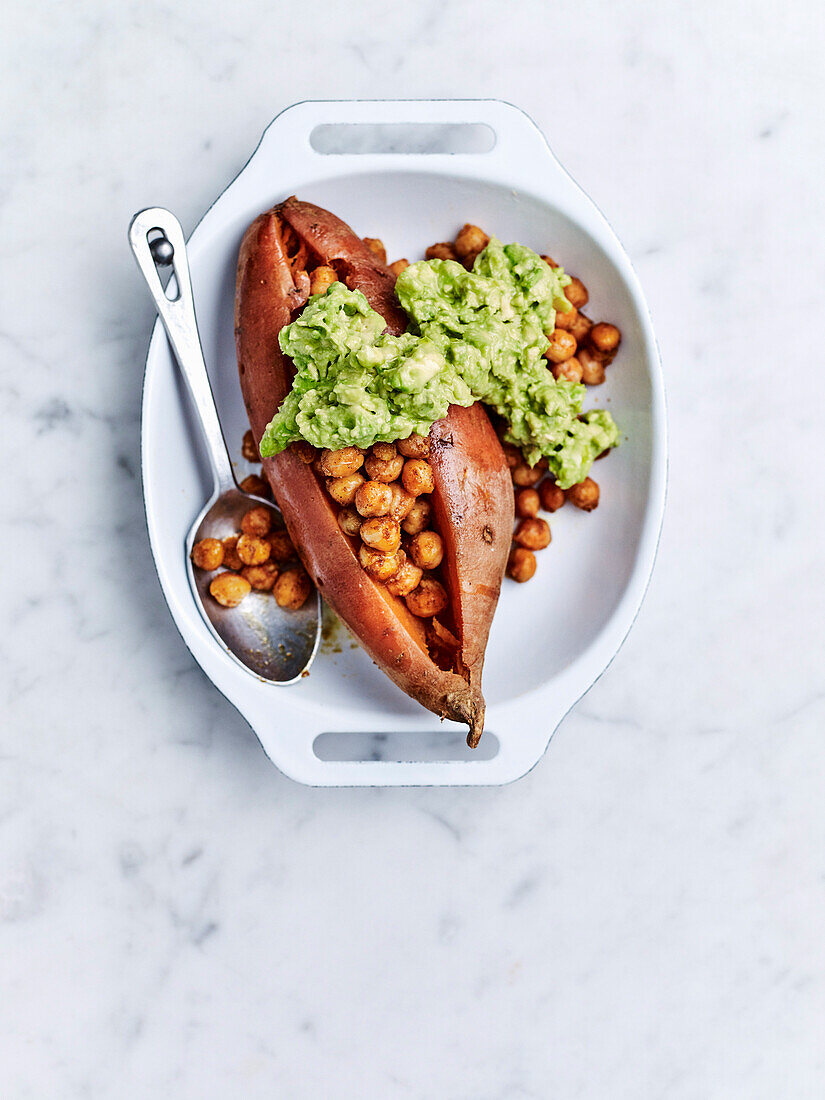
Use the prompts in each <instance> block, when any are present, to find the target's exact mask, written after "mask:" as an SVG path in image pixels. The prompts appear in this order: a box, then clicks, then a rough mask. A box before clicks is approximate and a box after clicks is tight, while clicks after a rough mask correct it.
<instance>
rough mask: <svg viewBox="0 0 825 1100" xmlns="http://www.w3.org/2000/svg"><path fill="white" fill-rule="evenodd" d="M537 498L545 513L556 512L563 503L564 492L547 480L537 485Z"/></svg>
mask: <svg viewBox="0 0 825 1100" xmlns="http://www.w3.org/2000/svg"><path fill="white" fill-rule="evenodd" d="M539 498H540V499H541V506H542V508H543V509H544V510H545V512H557V511H558V510H559V508H561V506H562V504H564V501H565V496H564V490H563V489H560V488H559V487H558V485H556V483H555V481H551V480H550V478H547V479H546V480H544V481H543V482H542V483H541V485H539Z"/></svg>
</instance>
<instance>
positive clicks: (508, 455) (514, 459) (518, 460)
mask: <svg viewBox="0 0 825 1100" xmlns="http://www.w3.org/2000/svg"><path fill="white" fill-rule="evenodd" d="M501 449H502V450H503V451H504V460H505V462H506V463H507V465H508V467H509V468H510V469H511V470H515V468H516V466H523V465H524V456H523V455H522V453H521V451H520V450H519V449H518V447H516V446H515V444H513V443H502V444H501Z"/></svg>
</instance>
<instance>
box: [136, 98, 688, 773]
mask: <svg viewBox="0 0 825 1100" xmlns="http://www.w3.org/2000/svg"><path fill="white" fill-rule="evenodd" d="M367 127H371V128H370V129H367ZM471 127H472V128H471ZM479 135H480V136H481V145H482V147H484V146H485V143H486V146H490V145H492V148H488V149H487V151H486V152H469V151H459V152H452V153H443V152H430V151H429V150H430V149H431V148H439V145H438V142H439V141H440V140H441V141H444V142H446V143H447V147H449V148H457V149H459V150H466V149H468V148H471V147H473V148H474V147H476V146H477V145H478V139H479ZM376 142H377V143H378V144H379V145H380V144H381V143H382V142H383V143H384V147H385V148H389V149H391V150H392V151H389V152H374V151H373V152H354V151H352V150H354V149H368V148H372V149H374V148H375V145H376ZM314 145H315V146H316V147H317V148H318V149H325V150H327V151H326V152H319V151H317V149H316V148H314V147H313V146H314ZM442 147H443V146H442ZM341 148H344V149H348V150H349V151H347V152H338V151H330V150H338V149H341ZM410 150H413V151H410ZM425 150H426V151H425ZM628 186H629V187H631V186H635V184H634V182H633V181H632V180H628ZM290 194H297V195H299V196H300V197H301V198H305V199H308V200H310V201H312V202H316V203H319V204H320V205H322V206H325V207H328V208H329V209H331V210H332V211H334V212H335V213H336V214H338V215H339V216H340V217H342V218H344V219H345V220H346V221H348V222H349V223H350V224H351V225H352V226H353V227H354V228H355V229H356V231H357V232H359V233H361V234H362V235H364V236H374V237H380V238H382V239H383V241H384V242H385V244H386V246H387V250H388V254H389V256H390V259H393V258H396V257H401V256H406V257H407V258H409V259H410V260H414V259H417V258H419V257H420V256H421V255H422V254H423V250H424V248H425V247H426V246H427V245H428V244H430V243H432V242H433V241H438V240H448V239H451V238H452V236H453V235H454V234H455V232H456V230H457V228H458V227H459V226H460V225H461V224H462V223H463V222H465V221H469V222H473V223H476V224H479V225H481V226H483V227H484V228H485V229H486V230H487V231H488V232H492V233H495V234H496V235H497V236H499V237H501V238H502V239H504V240H505V241H511V240H517V241H521V242H523V243H524V244H528V245H530V246H531V247H533V248H535V249H537V250H538V251H541V252H549V253H551V254H552V255H553V256H554V257H556V258H557V259H558V261H559V262H561V263H563V264H564V266H565V267H566V268H567V270H569V271H571V272H573V273H575V274H577V275H579V276H580V277H581V278H582V280H583V281H584V282H585V283H586V285H587V286H588V288H589V290H590V295H591V302H590V307H589V308H588V313H589V314H590V315H591V316H593V317H594V318H596V319H600V318H603V319H609V320H611V321H615V322H616V323H617V324H618V325H619V326H620V327H621V330H622V334H623V340H622V347H621V352H620V355H619V357H618V359H617V361H616V363H615V365H614V366H612V367H611V368H610V370H609V372H608V381H607V383H606V384H605V385H603V386H600V387H598V388H597V389H594V390H592V391H591V396H592V400H591V401H590V402H589V403H590V404H598V405H604V406H606V407H607V408H608V409H610V410H611V412H612V413H613V415H614V416H615V418H616V420H617V422H618V424H619V425H620V427H621V429H622V433H623V436H624V437H625V438H624V441H623V443H622V445H621V446H620V447H619V448H618V450H617V451H615V452H613V453H612V454H611V455H610V457H609V458H607V459H606V460H605V461H603V462H600V463H599V464H598V465H597V467H596V473H595V476H596V477H597V479H598V481H599V483H600V485H601V489H602V496H601V503H600V506H599V508H598V510H597V511H596V512H594V513H592V514H590V515H586V514H584V513H582V512H578V511H577V510H576V509H574V508H571V507H567V508H563V509H562V510H561V511H560V512H558V513H556V514H555V515H554V516H553V517H552V521H551V526H552V529H553V544H552V546H551V548H550V549H548V550H547V551H546V552H544V553H543V554H541V555H540V556H539V569H538V572H537V574H536V577H535V578H534V579H533V580H532V581H531V582H530V583H529V584H525V585H516V584H513V583H512V582H509V581H507V582H505V584H504V587H503V590H502V594H501V601H500V603H499V606H498V610H497V612H496V617H495V621H494V623H493V629H492V632H491V635H490V643H489V646H488V650H487V661H486V666H485V674H484V690H485V696H486V698H487V703H488V711H487V726H486V729H487V732H486V733H485V735H484V739H483V740H482V745H481V749H480V750H478V751H477V752H476V754H472V753H471V752H470V750H467V749H464V747H463V736H464V730H463V728H461V727H458V726H456V725H453V724H452V723H443V724H441V723H439V721H438V719H437V718H435V717H434V716H433V715H431V714H430V713H429V712H427V711H425V710H423V709H422V708H421V707H419V706H418V705H417V704H416V703H414V702H412V700H410V699H408V698H407V697H406V696H405V695H404V694H402V693H401V692H400V691H399V690H398V689H397V688H396V687H395V686H394V685H393V684H392V683H391V682H390V681H389V680H388V679H387V678H386V677H385V676H384V675H383V674H382V673H381V672H379V671H378V670H377V669H376V668H375V667H374V665H373V664H372V663H371V662H370V660H369V659H368V658H367V656H366V655H365V654H364V652H363V651H362V650H361V649H360V647H357V646H355V645H354V644H352V643H350V641H349V638H348V635H347V634H346V632H345V631H343V629H340V630H339V631H338V632H334V633H333V637H332V639H331V640H330V641H329V642H328V644H327V645H325V646H324V647H322V650H321V653H320V655H319V656H318V658H317V660H316V662H315V664H314V665H313V668H312V672H311V674H310V675H309V676H308V677H307V678H306V679H305V680H304V681H303V682H301V683H300V684H298V685H296V686H293V687H279V686H275V685H272V684H268V683H263V682H257V681H256V680H255V679H254V678H253V677H251V676H250V675H249V674H248V673H247V672H246V671H244V670H243V669H241V668H240V667H239V666H238V664H237V663H236V662H235V661H233V660H232V659H231V658H230V657H229V655H228V654H227V653H226V652H225V651H223V650H222V649H221V648H220V646H219V645H218V644H217V643H216V641H215V638H214V636H213V635H212V634H211V633H210V632H209V630H208V629H207V627H206V625H205V623H204V621H203V618H202V617H201V615H200V613H199V611H198V609H197V607H196V606H195V603H194V600H193V596H192V592H191V589H190V587H189V583H188V580H187V571H186V563H185V558H184V540H185V537H186V532H187V530H188V528H189V525H190V523H191V522H192V519H193V517H194V515H195V514H196V513H197V511H198V509H199V508H200V507H201V505H202V503H203V501H204V499H205V498H206V495H207V492H208V489H209V484H210V483H209V475H208V470H207V467H206V464H205V458H204V456H203V455H202V453H201V449H200V448H201V442H200V437H199V433H198V430H197V428H196V427H195V426H194V425H193V423H192V420H191V416H190V411H189V408H188V404H187V402H188V398H187V397H186V395H185V394H184V392H183V390H182V388H181V384H180V382H179V380H178V371H177V369H176V367H175V365H174V363H173V360H172V356H171V353H170V350H169V347H168V344H167V341H166V337H165V335H164V333H163V330H162V328H161V326H160V322H158V323H157V324H156V325H155V329H154V332H153V335H152V340H151V343H150V346H149V353H148V357H147V362H146V380H145V388H144V394H143V421H142V468H143V490H144V496H145V502H146V516H147V522H148V528H149V536H150V540H151V545H152V552H153V554H154V557H155V562H156V565H157V570H158V575H159V577H160V581H161V585H162V586H163V591H164V594H165V596H166V599H167V601H168V603H169V608H170V610H171V612H172V615H173V617H174V620H175V622H176V624H177V626H178V629H179V630H180V632H181V634H182V635H183V638H184V641H185V642H186V645H187V646H188V647H189V649H190V651H191V652H192V654H193V656H194V657H195V659H196V660H197V661H198V663H199V664H200V665H201V667H202V668H203V669H204V671H205V672H206V674H207V675H208V676H209V678H210V679H211V680H212V682H213V683H214V684H215V686H216V687H217V688H218V689H219V690H220V691H221V692H223V694H224V695H225V696H226V697H227V698H228V699H230V700H231V701H232V703H233V704H234V705H235V706H236V707H237V708H238V710H239V711H240V712H241V714H243V716H244V717H245V718H246V720H247V721H248V722H249V723H250V725H251V726H252V728H253V729H254V730H255V732H256V734H257V735H258V737H259V738H260V741H261V744H262V745H263V747H264V749H265V750H266V753H267V754H268V756H269V757H270V758H271V759H272V760H273V761H274V763H275V764H277V766H278V767H279V768H280V769H281V770H282V771H283V772H285V773H286V774H287V775H289V776H291V777H292V778H293V779H296V780H298V781H300V782H302V783H307V784H313V785H324V786H339V785H340V786H344V785H361V784H363V785H402V784H445V785H446V784H492V783H506V782H509V781H511V780H514V779H517V778H518V777H519V776H522V775H524V774H525V772H527V771H529V769H530V768H532V767H533V765H534V764H535V763H536V762H537V761H538V760H539V758H540V757H541V756H542V754H543V753H544V751H545V749H546V748H547V745H548V743H549V741H550V737H551V736H552V734H553V731H554V730H555V729H556V727H557V726H558V724H559V722H560V721H561V719H562V718H563V717H564V715H565V714H566V712H567V711H568V710H569V708H570V707H571V706H572V705H573V704H574V703H575V702H576V700H577V699H579V698H580V696H581V695H582V694H583V693H584V692H585V691H586V690H587V689H588V688H589V687H590V685H591V684H592V683H593V681H594V680H595V679H596V678H597V677H598V676H599V675H600V674H601V673H602V672H603V671H604V669H605V668H606V666H607V665H608V663H609V662H610V660H611V659H612V657H613V656H614V654H615V653H616V651H617V650H618V648H619V646H620V645H621V643H622V641H623V639H624V637H625V635H626V634H627V632H628V630H629V629H630V626H631V624H632V622H633V619H634V617H635V615H636V613H637V611H638V609H639V605H640V603H641V601H642V598H643V596H644V592H645V588H646V586H647V583H648V580H649V577H650V573H651V570H652V567H653V562H654V557H655V554H656V545H657V541H658V537H659V529H660V526H661V521H662V513H663V508H664V499H665V480H666V425H665V405H664V393H663V386H662V377H661V369H660V363H659V356H658V352H657V348H656V341H655V338H654V335H653V329H652V327H651V323H650V318H649V316H648V311H647V307H646V305H645V302H644V298H643V296H642V291H641V288H640V286H639V283H638V280H637V278H636V275H635V274H634V272H633V269H632V268H631V265H630V262H629V260H628V258H627V256H626V255H625V253H624V251H623V249H622V247H621V245H620V244H619V242H618V240H617V239H616V236H615V235H614V233H613V232H612V230H611V229H610V227H609V225H608V224H607V222H606V221H605V219H604V218H603V216H602V215H601V213H600V212H599V211H598V210H597V209H596V207H595V206H594V204H593V203H592V202H591V201H590V199H588V197H587V196H586V195H585V194H584V193H583V191H581V189H580V188H579V187H578V186H577V185H576V184H575V183H574V182H573V180H572V179H571V178H570V177H569V176H568V175H567V173H566V172H565V171H564V169H563V168H562V167H561V165H560V164H559V163H558V161H557V160H556V159H555V157H554V156H553V154H552V153H551V151H550V149H549V147H548V145H547V143H546V141H545V139H544V137H543V136H542V134H541V133H540V131H539V130H538V129H537V128H536V126H535V125H534V123H533V122H532V121H531V120H530V119H529V118H528V117H527V116H526V115H525V114H524V113H523V112H521V111H520V110H518V109H517V108H515V107H513V106H511V105H509V104H506V103H502V102H499V101H497V100H456V101H445V100H437V101H436V100H426V101H374V102H371V101H358V102H313V103H300V104H297V105H296V106H294V107H291V108H290V109H289V110H287V111H285V112H284V113H283V114H281V115H279V116H278V117H277V118H276V119H275V121H274V122H272V124H271V125H270V126H269V127H268V129H267V130H266V132H265V133H264V135H263V138H262V139H261V142H260V144H259V146H258V148H257V149H256V150H255V153H254V154H253V156H252V158H251V159H250V161H249V163H248V164H247V165H246V167H245V168H244V169H243V171H242V172H241V173H240V175H239V176H238V177H237V178H236V179H235V180H234V181H233V182H232V184H231V185H230V186H229V187H228V188H227V189H226V190H225V191H224V192H223V194H222V195H221V196H220V197H219V198H218V199H217V201H216V202H215V203H214V205H213V206H212V207H210V209H209V210H208V211H207V213H206V215H205V216H204V217H203V219H202V221H201V222H200V224H199V225H198V227H197V228H196V229H195V231H194V232H193V234H192V236H191V239H190V241H189V258H190V263H191V269H192V282H193V286H194V292H195V302H196V306H197V313H198V321H199V325H200V332H201V338H202V341H203V346H204V353H205V357H206V362H207V363H208V364H209V369H210V374H211V379H212V385H213V388H214V391H215V396H216V400H217V404H218V409H219V411H220V415H221V419H222V421H223V425H224V431H225V434H226V437H227V439H228V440H229V442H230V448H231V449H232V448H234V451H235V453H236V457H237V460H238V469H239V473H240V474H242V473H243V472H245V470H246V467H245V465H244V464H243V463H242V460H241V458H240V441H241V437H242V435H243V432H244V430H245V428H246V427H247V424H246V420H245V413H244V409H243V404H242V401H241V395H240V390H239V386H238V379H237V368H236V362H235V349H234V334H233V293H234V282H235V264H236V259H237V252H238V245H239V243H240V240H241V236H242V235H243V232H244V230H245V228H246V226H247V225H248V224H249V222H250V221H251V220H252V219H253V218H254V217H255V216H256V215H257V214H259V213H260V212H261V211H262V210H265V209H267V208H268V207H270V206H272V205H273V203H275V202H278V201H279V200H281V199H283V198H285V197H286V196H288V195H290ZM329 734H337V735H338V736H335V737H325V736H324V735H329ZM342 735H347V736H342Z"/></svg>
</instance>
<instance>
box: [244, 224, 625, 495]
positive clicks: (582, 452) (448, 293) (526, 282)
mask: <svg viewBox="0 0 825 1100" xmlns="http://www.w3.org/2000/svg"><path fill="white" fill-rule="evenodd" d="M569 281H570V280H569V277H568V276H567V275H565V274H564V272H563V271H562V269H561V268H551V267H549V266H548V264H546V263H545V262H544V260H542V259H541V257H540V256H538V255H536V253H535V252H532V251H531V250H530V249H529V248H525V247H524V246H523V245H519V244H509V245H502V244H501V243H500V242H499V241H497V240H495V239H493V240H491V241H490V243H489V245H488V246H487V248H485V249H484V251H483V252H481V253H480V255H479V256H478V257H477V259H476V262H475V265H474V267H473V270H472V271H467V270H466V269H465V268H464V267H463V266H462V265H461V264H459V263H456V262H455V261H453V260H426V261H422V262H421V263H416V264H412V265H411V266H410V267H408V268H407V269H406V270H404V271H402V273H401V274H400V275H399V277H398V281H397V283H396V293H397V295H398V300H399V302H400V303H401V305H402V307H403V308H404V310H405V312H406V313H407V314H408V316H409V318H410V331H409V332H407V333H405V334H404V335H403V336H390V335H388V334H386V333H384V332H383V331H382V330H383V329H384V327H385V325H384V320H383V318H382V317H381V316H380V315H379V314H378V313H376V312H375V311H374V310H373V309H371V308H370V306H369V304H368V302H367V300H366V298H365V297H364V295H363V294H361V292H360V291H351V290H348V289H347V288H346V287H345V286H344V285H343V284H342V283H333V285H332V286H331V287H330V288H329V290H328V291H327V292H326V294H323V295H318V296H316V297H313V298H311V299H310V301H309V303H308V304H307V306H306V308H305V309H304V311H303V312H302V313H301V315H300V316H299V317H298V318H297V320H296V321H294V322H293V323H292V324H290V325H287V326H286V327H285V328H284V329H283V330H282V332H281V335H280V345H281V350H282V351H283V352H284V354H286V355H288V356H289V357H290V358H291V359H292V361H293V363H294V364H295V368H296V374H295V379H294V381H293V385H292V390H291V391H290V393H289V394H288V395H287V397H286V399H285V400H284V402H283V404H282V405H281V407H280V409H279V410H278V412H277V414H276V415H275V417H274V419H273V420H272V422H271V423H270V424H269V426H268V427H267V429H266V432H265V434H264V437H263V439H262V440H261V444H260V450H261V454H262V455H264V456H268V455H273V454H277V453H278V452H279V451H282V450H283V449H284V448H285V447H287V446H288V445H289V444H290V443H292V442H294V441H296V440H299V439H305V440H307V441H308V442H309V443H312V444H313V445H314V446H316V447H329V448H332V449H338V448H341V447H346V446H353V445H354V446H358V447H368V446H370V445H371V444H373V443H376V442H378V441H385V442H392V441H394V440H397V439H403V438H406V436H408V435H409V434H410V433H411V432H419V433H421V434H424V433H426V432H427V431H428V430H429V428H430V425H431V424H432V423H433V422H434V421H435V420H439V419H441V418H442V417H443V416H445V415H446V413H447V410H448V408H449V406H450V405H451V404H455V405H465V406H466V405H471V404H472V403H473V402H474V401H483V402H484V403H485V404H487V405H490V406H491V407H492V408H493V409H494V410H495V411H496V412H497V413H498V414H499V415H500V416H501V417H502V418H503V419H504V420H505V421H506V423H507V431H506V435H505V439H507V441H508V442H511V443H514V444H515V445H516V446H518V447H520V448H521V450H522V452H523V453H524V456H525V458H526V460H527V461H528V462H529V463H530V464H535V463H536V462H537V461H538V460H539V458H541V457H542V455H544V456H546V458H547V460H548V465H549V469H550V472H551V473H552V474H553V475H554V476H555V478H556V480H557V482H558V484H559V485H560V486H561V487H562V488H568V487H569V486H571V485H574V484H576V483H577V482H579V481H581V480H583V478H585V477H586V476H587V472H588V470H589V468H590V465H591V463H592V461H593V459H594V458H595V457H596V455H598V454H600V453H601V452H602V451H603V450H605V449H606V448H608V447H614V446H616V444H617V443H618V438H619V437H618V429H617V428H616V425H615V423H614V422H613V418H612V417H611V416H610V414H609V413H607V412H604V411H603V410H594V411H591V412H588V413H584V414H582V411H581V410H582V403H583V401H584V396H585V387H584V386H583V385H580V384H579V385H577V384H575V383H572V382H567V381H564V380H560V381H556V380H555V379H554V378H553V375H552V374H551V373H550V371H549V370H548V369H547V362H546V360H545V359H543V354H544V352H545V351H546V349H547V346H548V341H547V336H546V335H545V334H546V333H550V332H552V331H553V327H554V324H555V316H556V310H557V309H558V310H563V311H566V310H567V309H569V304H568V302H567V299H566V298H565V297H564V287H565V286H566V285H567V284H568V283H569Z"/></svg>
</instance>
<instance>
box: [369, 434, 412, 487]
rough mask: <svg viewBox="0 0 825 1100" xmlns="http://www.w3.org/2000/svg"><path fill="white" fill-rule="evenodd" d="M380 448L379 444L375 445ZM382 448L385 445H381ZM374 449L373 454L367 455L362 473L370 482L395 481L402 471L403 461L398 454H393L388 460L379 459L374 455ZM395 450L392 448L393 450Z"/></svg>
mask: <svg viewBox="0 0 825 1100" xmlns="http://www.w3.org/2000/svg"><path fill="white" fill-rule="evenodd" d="M379 446H382V445H381V444H379V443H376V444H375V447H379ZM383 446H384V447H386V446H387V444H386V443H385V444H383ZM375 447H374V448H373V453H372V454H370V455H367V457H366V458H365V459H364V472H365V473H366V475H367V477H368V478H369V479H370V480H371V481H384V482H387V483H389V482H390V481H395V480H396V478H398V477H399V476H400V474H401V471H402V470H403V469H404V459H403V457H402V456H401V455H399V454H393V455H391V457H389V458H380V457H379V456H378V455H377V454H376V453H375ZM394 449H395V448H393V450H394ZM383 453H386V452H383Z"/></svg>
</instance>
